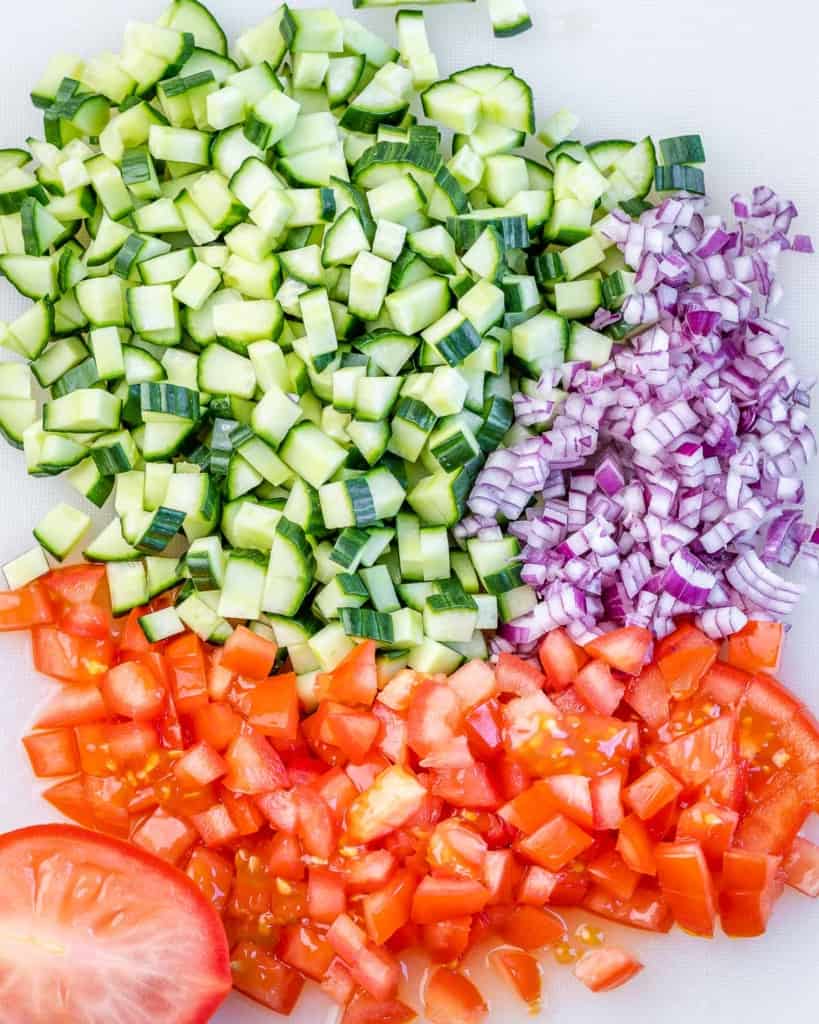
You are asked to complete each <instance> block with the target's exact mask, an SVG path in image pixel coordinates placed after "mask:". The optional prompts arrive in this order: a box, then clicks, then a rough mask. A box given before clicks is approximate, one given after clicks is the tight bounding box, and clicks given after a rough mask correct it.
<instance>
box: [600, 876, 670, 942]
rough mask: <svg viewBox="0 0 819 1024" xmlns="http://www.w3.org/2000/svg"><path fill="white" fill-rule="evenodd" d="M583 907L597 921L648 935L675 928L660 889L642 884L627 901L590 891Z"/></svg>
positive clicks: (601, 891) (603, 891)
mask: <svg viewBox="0 0 819 1024" xmlns="http://www.w3.org/2000/svg"><path fill="white" fill-rule="evenodd" d="M583 906H584V907H586V909H587V910H591V911H592V912H593V913H595V914H599V915H600V917H605V918H607V919H608V920H610V921H617V922H619V923H620V924H626V925H629V926H630V927H632V928H640V929H642V930H643V931H648V932H668V931H670V930H671V927H672V925H673V924H674V919H673V917H672V916H671V911H670V910H669V909H668V904H667V903H666V902H665V899H664V898H663V895H662V893H661V892H660V890H659V889H657V888H655V887H653V886H651V885H647V884H645V883H642V884H641V885H638V886H637V888H636V889H635V891H634V895H633V896H632V897H631V898H630V899H628V900H622V899H618V898H617V897H616V896H612V895H611V894H610V893H608V892H607V891H606V890H605V889H603V888H602V887H601V886H595V887H594V888H592V889H590V890H589V892H588V893H587V895H586V896H585V898H584V899H583Z"/></svg>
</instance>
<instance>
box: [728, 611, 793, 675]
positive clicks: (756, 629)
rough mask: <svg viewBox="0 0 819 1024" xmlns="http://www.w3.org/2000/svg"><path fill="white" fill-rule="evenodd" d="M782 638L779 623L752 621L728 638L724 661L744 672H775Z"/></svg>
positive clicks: (782, 633)
mask: <svg viewBox="0 0 819 1024" xmlns="http://www.w3.org/2000/svg"><path fill="white" fill-rule="evenodd" d="M783 636H784V632H783V629H782V624H781V623H779V622H762V621H759V620H754V619H752V620H751V621H750V622H748V623H747V624H746V625H745V627H744V628H743V629H741V630H740V631H739V633H734V635H733V636H730V637H729V638H728V642H727V644H726V649H725V660H726V661H727V662H728V664H729V665H733V666H734V667H735V668H739V669H743V670H744V671H745V672H752V673H753V672H776V670H777V669H778V668H779V657H780V654H781V653H782V639H783Z"/></svg>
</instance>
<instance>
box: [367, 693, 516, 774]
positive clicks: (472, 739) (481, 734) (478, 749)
mask: <svg viewBox="0 0 819 1024" xmlns="http://www.w3.org/2000/svg"><path fill="white" fill-rule="evenodd" d="M377 706H378V705H376V707H377ZM465 724H466V735H467V739H468V740H469V746H470V749H471V750H472V753H473V755H474V756H475V757H478V758H480V759H481V760H483V761H488V760H490V759H491V758H494V757H496V756H497V755H499V754H501V753H503V713H502V711H501V706H500V704H499V703H498V702H497V701H496V700H489V701H487V702H486V703H485V704H480V705H479V706H478V707H476V708H474V709H473V710H472V711H471V712H470V714H469V716H468V717H467V719H466V723H465Z"/></svg>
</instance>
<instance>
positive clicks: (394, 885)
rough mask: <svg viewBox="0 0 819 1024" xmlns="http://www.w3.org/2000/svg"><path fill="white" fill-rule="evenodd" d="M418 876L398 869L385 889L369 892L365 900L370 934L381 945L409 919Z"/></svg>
mask: <svg viewBox="0 0 819 1024" xmlns="http://www.w3.org/2000/svg"><path fill="white" fill-rule="evenodd" d="M416 886H417V879H416V876H415V875H414V874H412V872H410V871H398V872H396V873H395V874H394V875H393V877H392V878H391V879H390V880H389V882H387V884H386V885H385V886H384V888H383V889H379V890H378V891H377V892H372V893H369V894H368V895H367V896H365V897H364V900H363V902H362V911H363V913H364V921H365V924H366V927H367V934H368V935H369V936H370V938H371V939H372V940H373V942H375V943H376V944H377V945H379V946H383V945H384V944H385V943H387V942H388V941H389V940H390V939H391V938H392V936H393V935H395V933H396V932H397V931H398V930H399V929H400V928H403V927H404V925H405V924H407V922H408V921H409V919H410V914H411V911H412V899H413V896H414V895H415V889H416Z"/></svg>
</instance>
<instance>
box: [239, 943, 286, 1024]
mask: <svg viewBox="0 0 819 1024" xmlns="http://www.w3.org/2000/svg"><path fill="white" fill-rule="evenodd" d="M230 960H231V965H232V967H233V984H234V986H235V987H236V988H237V989H238V990H239V992H241V993H242V994H243V995H246V996H249V997H250V998H251V999H254V1000H255V1001H256V1002H257V1003H261V1004H262V1006H266V1007H267V1008H268V1009H270V1010H275V1012H276V1013H281V1014H284V1015H285V1016H287V1015H288V1014H291V1013H292V1012H293V1010H294V1009H295V1006H296V1003H297V1002H298V1001H299V997H300V996H301V992H302V989H303V988H304V978H303V977H302V976H301V974H299V972H298V971H296V970H294V969H293V968H292V967H290V966H289V965H288V964H285V963H283V962H282V961H281V960H279V959H278V957H276V956H274V954H272V953H269V952H268V951H267V950H265V949H263V948H262V947H261V946H257V945H255V944H254V943H252V942H240V943H239V945H238V946H236V947H234V949H232V950H231V954H230Z"/></svg>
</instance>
